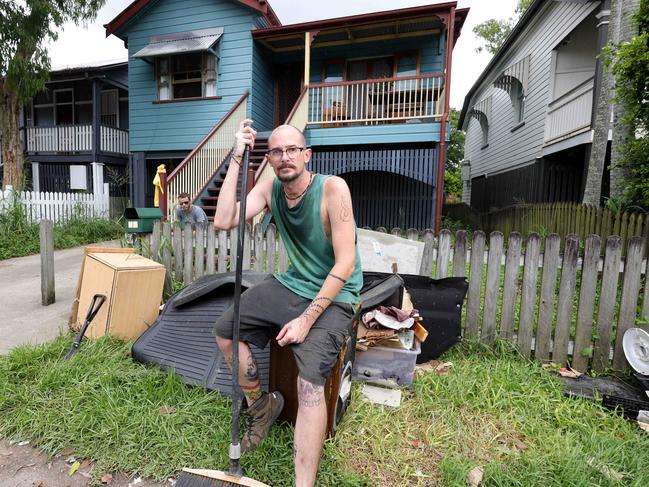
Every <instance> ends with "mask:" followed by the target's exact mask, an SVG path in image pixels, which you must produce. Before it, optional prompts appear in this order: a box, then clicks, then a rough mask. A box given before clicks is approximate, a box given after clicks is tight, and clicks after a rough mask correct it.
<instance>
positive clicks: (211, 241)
mask: <svg viewBox="0 0 649 487" xmlns="http://www.w3.org/2000/svg"><path fill="white" fill-rule="evenodd" d="M215 245H216V231H215V230H214V225H208V226H207V252H206V253H205V274H208V275H211V274H214V270H215V266H216V262H215V256H216V248H215Z"/></svg>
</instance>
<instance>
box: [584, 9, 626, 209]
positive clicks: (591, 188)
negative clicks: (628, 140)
mask: <svg viewBox="0 0 649 487" xmlns="http://www.w3.org/2000/svg"><path fill="white" fill-rule="evenodd" d="M618 1H619V0H611V5H610V12H611V17H610V20H609V24H608V33H607V39H606V43H607V45H609V46H611V45H613V43H614V41H615V38H616V35H617V26H618V25H619V17H618V15H617V13H618ZM612 86H613V74H612V72H611V70H610V69H607V68H606V66H603V69H601V81H600V83H599V96H598V97H597V99H596V100H594V102H595V121H594V123H593V142H592V144H591V149H590V157H589V159H588V166H587V168H586V181H585V184H584V197H583V200H582V203H584V204H585V205H593V206H600V203H601V198H602V177H603V174H604V163H605V161H606V149H607V146H608V131H609V128H610V118H611V88H612Z"/></svg>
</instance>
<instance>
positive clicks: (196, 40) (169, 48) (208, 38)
mask: <svg viewBox="0 0 649 487" xmlns="http://www.w3.org/2000/svg"><path fill="white" fill-rule="evenodd" d="M222 35H223V27H212V28H210V29H201V30H191V31H187V32H176V33H174V34H165V35H160V36H153V37H151V42H149V44H148V45H147V46H145V47H144V48H142V49H140V50H139V51H138V52H136V53H135V54H134V55H133V57H136V58H148V57H156V56H168V55H170V54H182V53H189V52H202V51H207V50H208V49H209V48H210V47H212V46H213V45H214V44H215V43H216V41H218V40H219V38H220V37H221V36H222Z"/></svg>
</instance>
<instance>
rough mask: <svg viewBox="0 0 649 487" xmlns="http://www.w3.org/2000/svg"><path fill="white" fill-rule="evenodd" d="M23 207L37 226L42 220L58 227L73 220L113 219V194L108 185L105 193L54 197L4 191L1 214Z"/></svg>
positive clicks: (47, 193)
mask: <svg viewBox="0 0 649 487" xmlns="http://www.w3.org/2000/svg"><path fill="white" fill-rule="evenodd" d="M18 204H19V205H22V207H23V208H24V210H25V215H26V216H27V219H28V220H29V221H31V222H33V223H37V222H39V221H40V220H42V219H48V220H52V221H54V222H55V223H60V222H66V221H68V220H70V219H71V218H73V217H79V218H104V219H107V218H109V214H110V194H109V189H108V183H104V185H103V192H96V193H95V194H91V193H54V192H43V191H40V192H39V191H20V192H16V191H14V190H13V189H12V188H11V187H10V186H7V188H6V189H5V190H3V191H0V213H3V212H5V211H8V210H9V209H10V208H12V207H13V206H14V205H18Z"/></svg>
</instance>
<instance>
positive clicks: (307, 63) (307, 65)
mask: <svg viewBox="0 0 649 487" xmlns="http://www.w3.org/2000/svg"><path fill="white" fill-rule="evenodd" d="M310 76H311V32H305V33H304V86H309V78H310Z"/></svg>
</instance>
